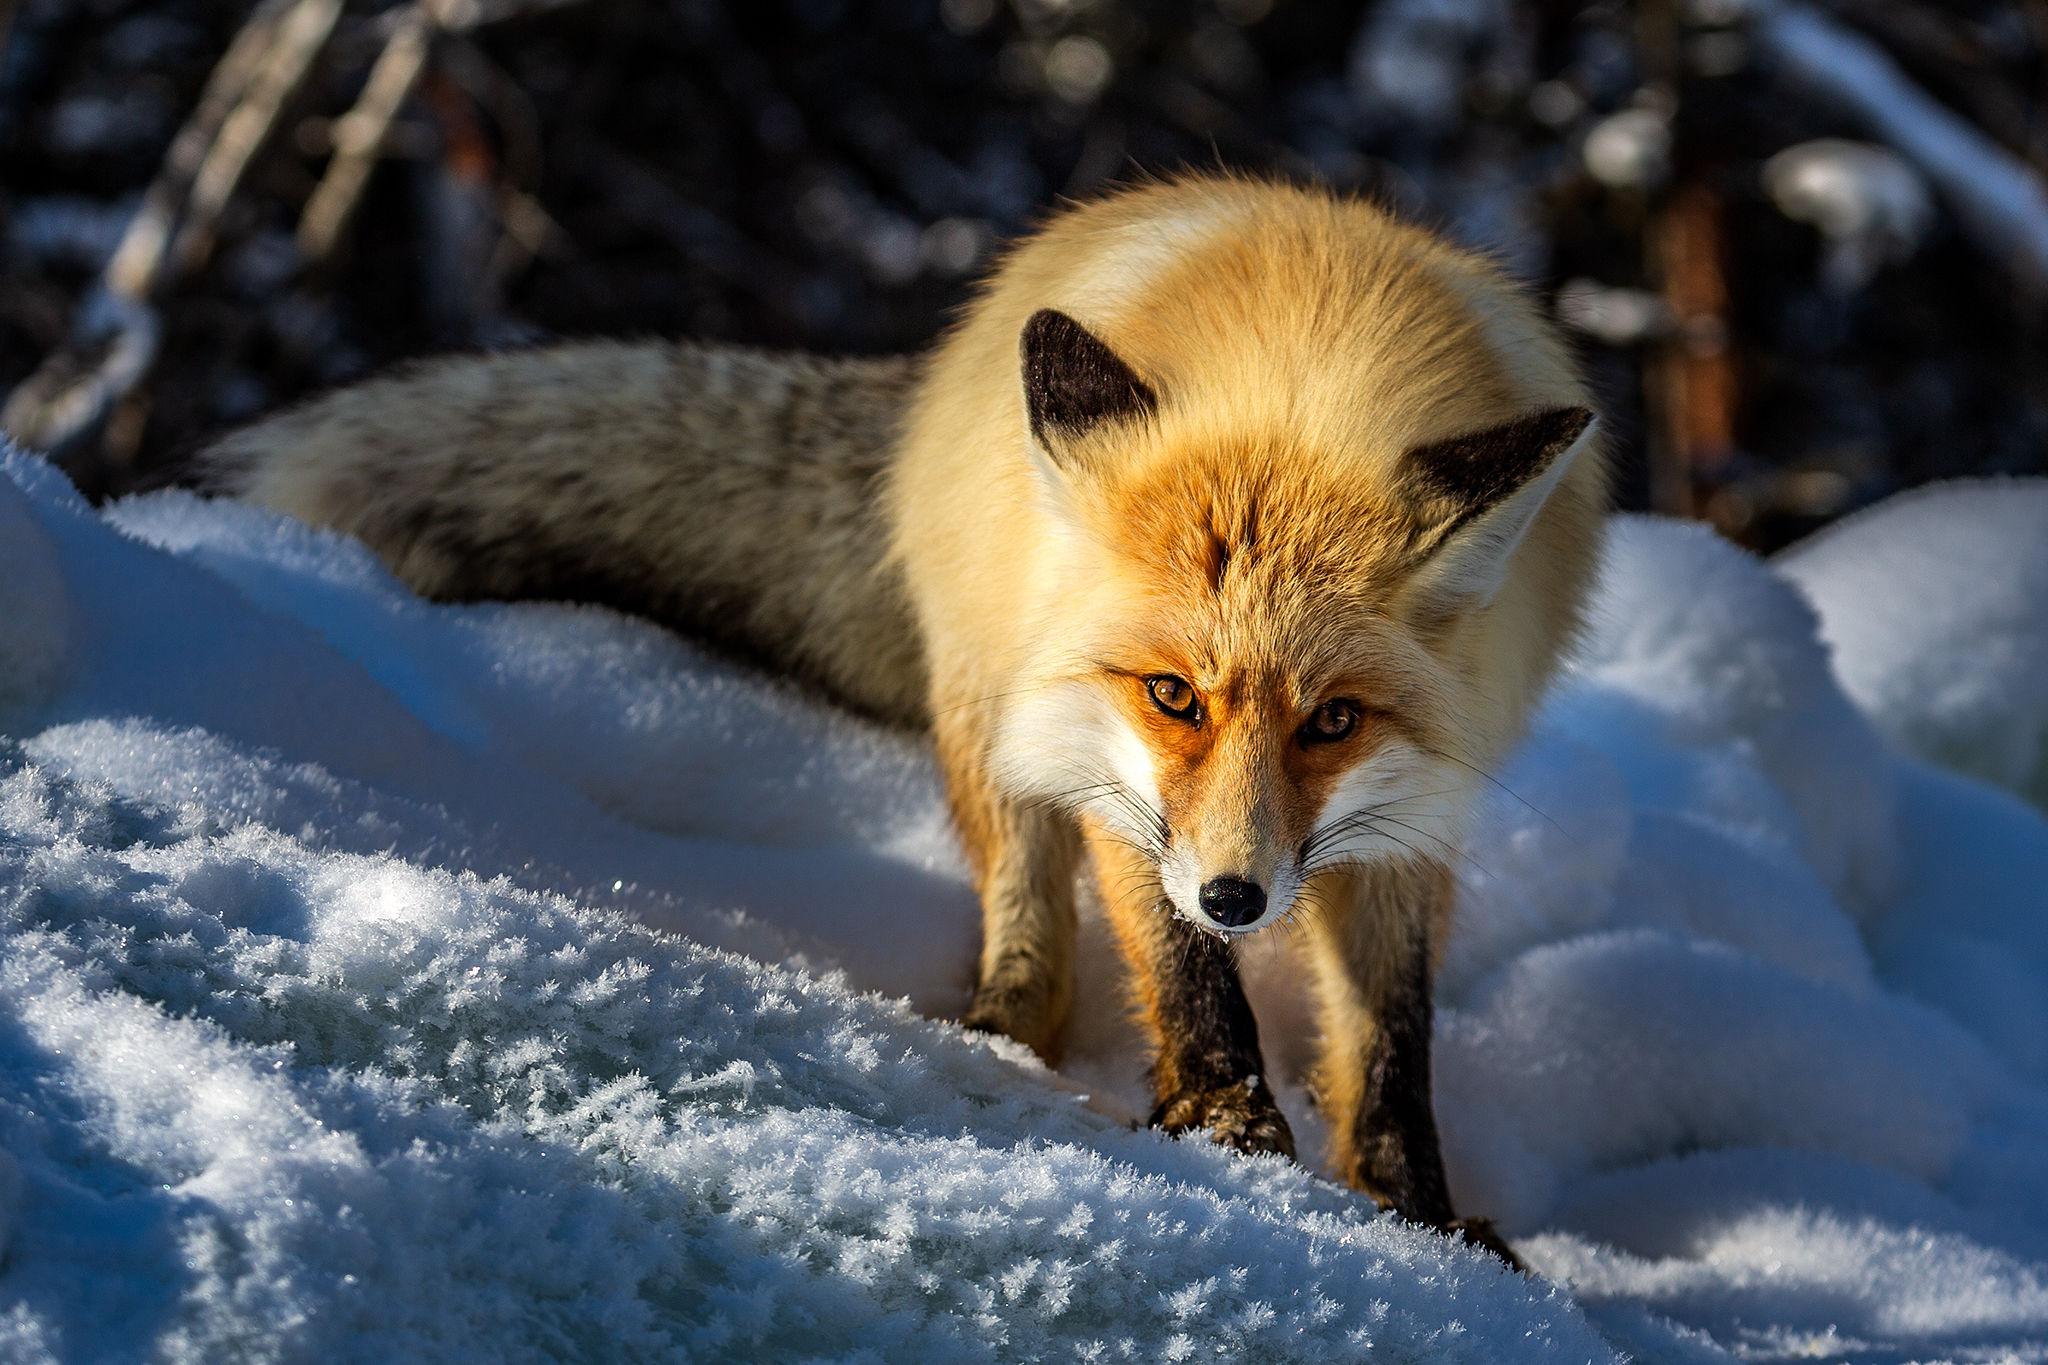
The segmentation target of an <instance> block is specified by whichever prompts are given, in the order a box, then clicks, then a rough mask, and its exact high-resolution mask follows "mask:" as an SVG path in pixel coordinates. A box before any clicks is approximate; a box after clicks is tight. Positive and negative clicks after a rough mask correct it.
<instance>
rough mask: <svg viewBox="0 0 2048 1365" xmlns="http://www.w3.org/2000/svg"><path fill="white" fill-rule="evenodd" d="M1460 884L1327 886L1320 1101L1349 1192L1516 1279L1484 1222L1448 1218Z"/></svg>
mask: <svg viewBox="0 0 2048 1365" xmlns="http://www.w3.org/2000/svg"><path fill="white" fill-rule="evenodd" d="M1451 889H1452V883H1451V873H1450V870H1449V869H1448V868H1446V867H1444V866H1442V865H1441V864H1438V863H1415V864H1405V865H1404V864H1375V865H1372V866H1370V867H1365V868H1357V869H1349V870H1345V871H1341V872H1336V873H1331V874H1326V876H1325V877H1323V878H1320V879H1318V881H1317V882H1316V884H1315V885H1314V886H1313V888H1311V890H1310V891H1309V892H1308V893H1307V894H1309V895H1311V896H1313V897H1314V898H1315V900H1316V901H1317V902H1318V903H1319V904H1318V907H1317V908H1318V910H1319V911H1320V913H1313V914H1309V915H1305V916H1304V917H1303V919H1304V922H1305V926H1306V928H1307V931H1308V947H1309V956H1310V958H1311V960H1312V961H1313V963H1314V967H1315V974H1316V984H1317V987H1318V995H1319V997H1320V1004H1321V1007H1322V1024H1323V1038H1322V1059H1321V1063H1320V1065H1319V1067H1318V1069H1317V1074H1316V1096H1317V1101H1318V1103H1319V1105H1320V1107H1321V1108H1322V1110H1323V1115H1324V1118H1325V1119H1327V1120H1328V1123H1329V1133H1330V1138H1329V1142H1330V1162H1331V1165H1332V1166H1333V1167H1334V1168H1335V1171H1336V1174H1337V1175H1338V1176H1339V1177H1341V1178H1342V1179H1343V1180H1344V1181H1345V1183H1347V1184H1349V1185H1351V1186H1352V1187H1353V1188H1355V1189H1358V1190H1360V1191H1363V1192H1364V1193H1365V1194H1367V1195H1369V1196H1371V1198H1372V1199H1373V1200H1374V1201H1375V1202H1376V1203H1378V1204H1379V1206H1380V1207H1381V1208H1385V1209H1392V1210H1393V1211H1394V1212H1396V1213H1398V1214H1400V1215H1401V1216H1402V1217H1404V1218H1407V1219H1409V1220H1410V1221H1412V1222H1417V1223H1424V1224H1427V1225H1428V1226H1430V1227H1433V1228H1438V1229H1440V1230H1442V1231H1444V1232H1449V1233H1454V1234H1458V1235H1462V1236H1464V1237H1465V1238H1466V1239H1467V1240H1469V1241H1471V1242H1473V1243H1474V1244H1475V1245H1478V1246H1482V1247H1485V1248H1486V1249H1487V1250H1489V1251H1492V1252H1493V1253H1494V1254H1495V1255H1497V1256H1499V1257H1500V1258H1501V1259H1502V1260H1504V1261H1506V1262H1507V1263H1508V1264H1509V1265H1510V1266H1512V1267H1514V1268H1515V1269H1517V1270H1519V1269H1521V1268H1522V1266H1521V1262H1520V1261H1519V1260H1517V1259H1516V1258H1515V1255H1514V1253H1513V1252H1512V1251H1510V1250H1509V1249H1508V1247H1507V1244H1506V1243H1505V1242H1503V1241H1501V1239H1500V1237H1499V1235H1498V1234H1497V1233H1495V1232H1494V1230H1493V1225H1492V1224H1491V1223H1489V1222H1487V1221H1486V1220H1485V1219H1483V1218H1459V1217H1458V1216H1457V1215H1456V1213H1455V1212H1454V1211H1453V1210H1452V1208H1451V1194H1450V1186H1449V1184H1448V1183H1447V1182H1446V1180H1445V1179H1444V1160H1443V1151H1442V1148H1441V1146H1440V1145H1439V1143H1438V1139H1437V1129H1436V1109H1435V1105H1434V1100H1433V1094H1432V1091H1431V1087H1430V1068H1429V1050H1430V1034H1431V1030H1432V1027H1433V1026H1434V1023H1435V1005H1434V1003H1433V1002H1432V1001H1431V998H1430V985H1431V978H1432V975H1433V972H1434V967H1435V962H1434V956H1433V945H1434V944H1435V943H1436V942H1439V941H1441V939H1442V936H1443V934H1444V932H1445V931H1446V930H1447V929H1448V927H1449V920H1450V906H1451Z"/></svg>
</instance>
